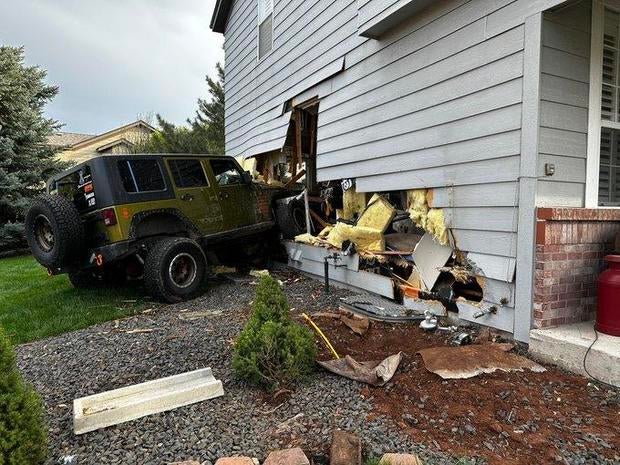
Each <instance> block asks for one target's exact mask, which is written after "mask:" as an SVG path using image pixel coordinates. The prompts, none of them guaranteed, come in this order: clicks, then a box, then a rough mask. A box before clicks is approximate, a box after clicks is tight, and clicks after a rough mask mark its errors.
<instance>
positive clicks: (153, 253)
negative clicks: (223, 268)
mask: <svg viewBox="0 0 620 465" xmlns="http://www.w3.org/2000/svg"><path fill="white" fill-rule="evenodd" d="M206 263H207V261H206V259H205V255H204V253H203V251H202V249H201V248H200V246H199V245H198V244H197V243H196V242H195V241H193V240H191V239H186V238H184V237H176V238H166V239H161V240H160V241H158V242H157V243H155V245H154V246H153V248H152V249H151V250H150V251H149V253H148V254H147V256H146V260H145V262H144V284H145V286H146V289H147V291H148V292H149V294H151V295H152V296H153V297H155V298H157V299H160V300H163V301H164V302H169V303H174V302H180V301H182V300H186V299H188V298H190V297H192V296H193V295H195V294H196V292H197V291H198V290H199V288H200V285H201V284H202V280H203V278H204V276H205V268H206Z"/></svg>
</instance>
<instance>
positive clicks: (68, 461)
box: [60, 455, 76, 465]
mask: <svg viewBox="0 0 620 465" xmlns="http://www.w3.org/2000/svg"><path fill="white" fill-rule="evenodd" d="M75 457H76V456H75V455H64V456H63V457H61V458H60V461H61V462H62V464H63V465H72V464H73V463H75Z"/></svg>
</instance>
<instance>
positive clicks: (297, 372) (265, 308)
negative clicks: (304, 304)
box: [233, 276, 316, 389]
mask: <svg viewBox="0 0 620 465" xmlns="http://www.w3.org/2000/svg"><path fill="white" fill-rule="evenodd" d="M315 358H316V345H315V343H314V336H313V334H312V332H311V331H310V330H309V329H308V328H306V327H304V326H301V325H299V324H297V323H295V322H294V321H293V320H292V318H291V315H290V308H289V305H288V302H287V300H286V296H285V295H284V293H283V292H282V289H280V286H279V284H278V283H277V281H276V280H275V279H273V278H272V277H271V276H263V277H262V278H261V280H260V283H259V284H258V287H257V289H256V298H255V299H254V304H253V307H252V315H251V316H250V320H249V321H248V323H247V324H246V326H245V328H244V329H243V331H242V332H241V334H240V335H239V338H238V339H237V341H236V343H235V348H234V352H233V370H234V371H235V373H236V375H237V376H238V377H239V378H242V379H245V380H247V381H249V382H251V383H253V384H256V385H259V386H263V387H266V388H267V389H277V388H281V387H291V386H292V385H293V384H295V383H296V382H298V381H300V380H303V379H304V378H306V377H307V376H308V375H309V374H310V373H311V372H312V369H313V367H314V361H315Z"/></svg>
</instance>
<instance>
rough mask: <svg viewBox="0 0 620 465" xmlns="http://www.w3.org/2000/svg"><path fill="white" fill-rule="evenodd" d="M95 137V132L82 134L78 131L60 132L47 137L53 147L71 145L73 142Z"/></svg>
mask: <svg viewBox="0 0 620 465" xmlns="http://www.w3.org/2000/svg"><path fill="white" fill-rule="evenodd" d="M93 137H95V136H94V134H80V133H77V132H59V133H56V134H52V135H51V136H49V137H48V138H47V144H48V145H50V146H52V147H70V146H72V145H73V144H77V143H78V142H82V141H83V140H86V139H91V138H93Z"/></svg>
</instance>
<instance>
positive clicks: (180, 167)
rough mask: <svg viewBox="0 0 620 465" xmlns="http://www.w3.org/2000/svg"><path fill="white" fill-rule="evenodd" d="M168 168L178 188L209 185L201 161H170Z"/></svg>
mask: <svg viewBox="0 0 620 465" xmlns="http://www.w3.org/2000/svg"><path fill="white" fill-rule="evenodd" d="M168 167H169V168H170V172H171V173H172V179H174V185H175V186H177V187H181V188H183V187H206V186H208V185H209V183H208V182H207V177H206V176H205V172H204V170H203V169H202V164H201V163H200V160H168Z"/></svg>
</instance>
